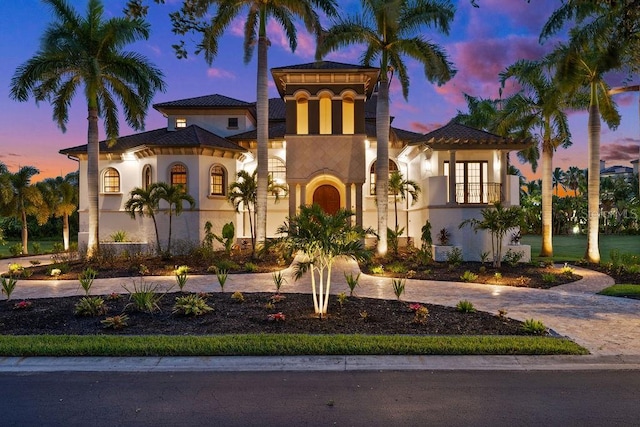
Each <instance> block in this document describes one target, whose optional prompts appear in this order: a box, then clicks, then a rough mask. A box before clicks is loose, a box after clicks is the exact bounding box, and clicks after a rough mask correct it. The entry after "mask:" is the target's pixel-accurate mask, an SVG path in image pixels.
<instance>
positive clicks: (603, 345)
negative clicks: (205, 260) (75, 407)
mask: <svg viewBox="0 0 640 427" xmlns="http://www.w3.org/2000/svg"><path fill="white" fill-rule="evenodd" d="M14 261H17V262H21V263H23V264H24V265H28V259H22V260H21V259H18V260H3V261H2V264H1V265H0V271H2V270H6V267H5V266H6V265H8V263H9V262H14ZM5 263H6V264H5ZM573 268H574V270H575V271H576V273H577V274H579V275H581V276H583V279H581V280H579V281H577V282H574V283H570V284H566V285H561V286H556V287H554V288H552V289H549V290H542V289H528V288H516V287H508V286H496V285H485V284H474V283H459V282H438V281H430V280H412V279H409V280H407V284H406V293H405V295H404V296H403V297H402V299H403V300H405V301H411V302H423V303H432V304H441V305H447V306H455V305H456V304H457V303H458V301H460V300H463V299H466V300H469V301H471V302H472V303H473V304H474V306H475V307H476V308H477V309H478V310H482V311H488V312H492V313H497V312H498V310H499V309H505V310H507V316H509V317H512V318H514V319H519V320H525V319H530V318H533V319H537V320H541V321H542V322H543V323H544V324H545V325H546V326H547V327H549V328H551V329H553V330H554V331H555V332H557V333H558V334H560V335H564V336H567V337H569V338H571V339H572V340H574V341H576V342H577V343H578V344H580V345H582V346H584V347H586V348H587V349H589V351H591V353H593V354H595V355H602V356H604V355H640V301H639V300H630V299H624V298H613V297H606V296H601V295H596V294H595V293H596V292H598V291H599V290H601V289H603V288H605V287H607V286H610V285H611V284H613V279H611V278H610V277H608V276H606V275H604V274H601V273H597V272H594V271H591V270H586V269H583V268H579V267H573ZM345 271H346V272H347V273H349V272H353V273H354V274H357V273H358V272H359V269H358V265H357V264H356V263H355V262H353V261H340V262H338V263H337V265H336V266H335V268H334V272H333V274H332V283H333V285H332V288H331V293H332V294H337V293H340V292H347V293H348V287H347V285H346V281H345V279H344V276H343V273H344V272H345ZM283 273H284V275H285V277H287V280H288V283H286V284H284V285H283V287H282V289H281V290H282V291H283V292H310V290H311V284H310V278H309V276H308V275H306V276H305V277H303V278H302V279H300V280H299V281H297V282H295V281H294V280H293V279H292V278H290V277H291V276H290V274H291V268H287V269H285V270H283ZM133 280H137V281H139V280H145V281H146V282H147V283H154V284H158V285H159V287H160V288H161V289H167V288H169V287H171V286H172V285H174V284H175V279H174V278H173V277H157V276H155V277H154V276H147V277H145V278H144V279H140V278H136V279H133V278H116V279H96V280H95V282H94V285H93V288H92V294H109V293H111V292H124V289H123V285H124V286H127V287H128V288H129V289H131V286H132V285H133ZM186 289H187V290H190V291H195V292H200V291H204V292H217V291H219V290H220V287H219V285H218V282H217V279H216V277H215V276H214V275H210V276H191V277H190V278H189V281H188V282H187V285H186ZM225 291H227V292H234V291H242V292H272V291H275V287H274V285H273V279H272V276H271V274H269V273H262V274H233V275H229V278H228V280H227V283H226V284H225ZM81 293H83V290H82V289H81V288H80V287H79V283H78V281H77V280H54V279H51V280H20V281H19V282H18V286H17V287H16V290H15V292H14V295H13V298H15V299H26V298H41V297H57V296H70V295H78V294H81ZM356 293H357V294H358V295H359V296H362V297H373V298H395V296H394V294H393V290H392V286H391V279H389V278H382V277H375V276H369V275H365V274H362V275H361V276H360V282H359V287H358V288H356ZM310 304H311V301H310Z"/></svg>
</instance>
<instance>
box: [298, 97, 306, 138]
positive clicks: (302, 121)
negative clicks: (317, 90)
mask: <svg viewBox="0 0 640 427" xmlns="http://www.w3.org/2000/svg"><path fill="white" fill-rule="evenodd" d="M296 133H297V134H298V135H308V134H309V103H308V101H307V100H306V99H304V98H300V99H298V101H297V102H296Z"/></svg>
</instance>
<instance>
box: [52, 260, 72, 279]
mask: <svg viewBox="0 0 640 427" xmlns="http://www.w3.org/2000/svg"><path fill="white" fill-rule="evenodd" d="M54 270H58V274H57V275H58V276H59V275H61V274H67V273H68V272H69V271H71V267H70V266H69V264H67V263H66V262H62V263H56V264H51V265H50V266H49V267H48V268H47V272H48V275H49V276H56V274H54Z"/></svg>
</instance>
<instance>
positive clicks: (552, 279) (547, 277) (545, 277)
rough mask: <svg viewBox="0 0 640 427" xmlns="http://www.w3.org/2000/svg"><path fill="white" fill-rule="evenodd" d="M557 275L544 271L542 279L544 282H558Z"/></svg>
mask: <svg viewBox="0 0 640 427" xmlns="http://www.w3.org/2000/svg"><path fill="white" fill-rule="evenodd" d="M556 280H557V278H556V275H555V274H553V273H542V281H543V282H544V283H556Z"/></svg>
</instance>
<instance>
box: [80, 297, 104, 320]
mask: <svg viewBox="0 0 640 427" xmlns="http://www.w3.org/2000/svg"><path fill="white" fill-rule="evenodd" d="M74 312H75V314H76V316H102V315H103V314H105V313H106V312H107V306H106V305H105V304H104V300H103V299H102V298H100V297H82V298H81V299H80V301H78V302H77V303H76V306H75V309H74Z"/></svg>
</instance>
